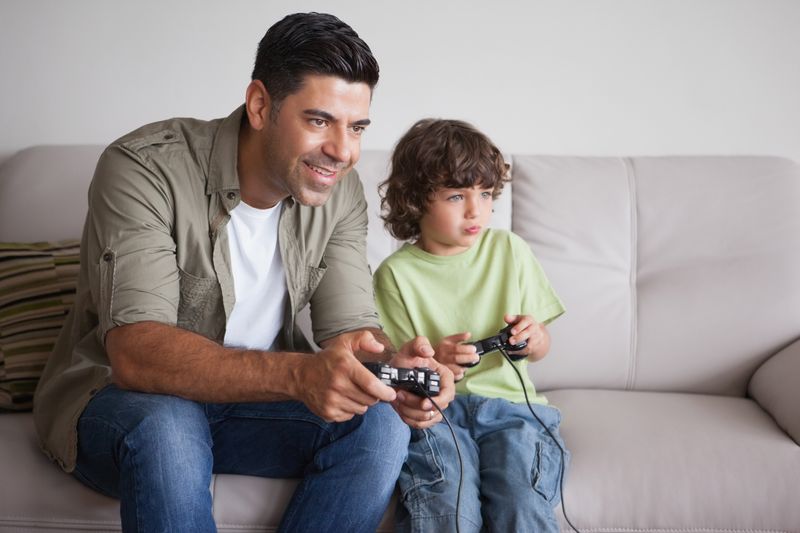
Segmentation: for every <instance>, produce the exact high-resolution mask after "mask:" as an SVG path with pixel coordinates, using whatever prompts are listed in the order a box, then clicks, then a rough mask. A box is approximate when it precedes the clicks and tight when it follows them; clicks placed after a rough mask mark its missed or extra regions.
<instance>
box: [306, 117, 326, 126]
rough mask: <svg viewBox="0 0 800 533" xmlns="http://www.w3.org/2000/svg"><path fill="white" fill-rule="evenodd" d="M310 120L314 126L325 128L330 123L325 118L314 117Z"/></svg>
mask: <svg viewBox="0 0 800 533" xmlns="http://www.w3.org/2000/svg"><path fill="white" fill-rule="evenodd" d="M310 122H311V124H312V125H313V126H316V127H318V128H324V127H325V126H326V125H327V124H328V121H327V120H325V119H323V118H312V119H311V120H310Z"/></svg>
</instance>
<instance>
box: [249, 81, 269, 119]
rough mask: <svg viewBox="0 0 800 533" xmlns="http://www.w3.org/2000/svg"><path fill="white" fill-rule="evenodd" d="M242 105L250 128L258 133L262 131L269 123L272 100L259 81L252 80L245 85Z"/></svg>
mask: <svg viewBox="0 0 800 533" xmlns="http://www.w3.org/2000/svg"><path fill="white" fill-rule="evenodd" d="M244 104H245V112H246V113H247V120H248V121H249V122H250V127H252V128H253V129H254V130H258V131H260V130H262V129H264V126H266V125H267V122H268V121H269V115H270V110H271V109H272V100H271V98H270V96H269V92H268V91H267V88H266V87H265V86H264V84H263V83H262V82H261V80H253V81H251V82H250V83H249V84H248V85H247V91H246V92H245V100H244Z"/></svg>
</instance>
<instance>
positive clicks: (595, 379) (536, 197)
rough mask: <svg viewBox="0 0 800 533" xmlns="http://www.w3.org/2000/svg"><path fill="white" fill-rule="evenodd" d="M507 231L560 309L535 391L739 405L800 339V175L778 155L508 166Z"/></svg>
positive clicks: (520, 161) (541, 160) (523, 161)
mask: <svg viewBox="0 0 800 533" xmlns="http://www.w3.org/2000/svg"><path fill="white" fill-rule="evenodd" d="M513 166H514V198H513V213H514V216H513V230H514V231H515V232H517V233H518V234H520V235H521V236H523V237H524V238H525V239H526V240H527V241H528V242H529V243H530V244H531V246H532V248H533V250H534V251H535V253H536V255H537V256H538V257H539V259H540V260H541V262H542V264H543V265H544V268H545V270H546V271H547V272H548V274H549V277H550V280H551V282H552V283H553V285H554V286H555V287H556V289H557V291H558V292H559V293H560V295H561V296H562V298H563V300H564V302H565V306H566V308H567V313H566V314H565V315H564V316H563V317H561V318H559V319H558V320H557V321H556V322H554V323H553V325H552V327H551V329H550V331H551V333H552V336H553V345H552V349H551V353H550V354H549V355H548V357H546V358H545V359H544V360H542V361H541V362H540V363H537V364H535V365H531V366H530V372H531V374H532V376H533V377H534V382H535V383H538V384H539V385H540V386H541V387H542V388H545V389H550V388H563V387H600V388H613V389H638V390H662V391H664V390H666V391H681V392H695V393H709V394H723V395H734V396H743V395H744V394H745V391H746V386H747V381H748V380H749V378H750V376H751V375H752V374H753V371H754V370H755V369H756V368H757V367H758V366H759V365H760V364H761V363H762V362H763V361H764V360H765V359H766V358H767V357H768V356H769V355H771V354H772V353H774V352H776V351H777V350H778V349H780V348H781V347H783V346H785V345H786V344H788V343H789V342H791V341H793V340H794V339H797V338H798V337H800V168H798V165H797V164H796V163H793V162H791V161H789V160H786V159H781V158H774V157H641V158H632V159H620V158H579V157H532V156H521V157H514V160H513Z"/></svg>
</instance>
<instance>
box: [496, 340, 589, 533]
mask: <svg viewBox="0 0 800 533" xmlns="http://www.w3.org/2000/svg"><path fill="white" fill-rule="evenodd" d="M498 349H499V350H500V353H502V354H503V357H505V358H506V361H508V362H509V364H510V365H511V368H513V369H514V372H516V374H517V377H518V378H519V383H520V385H522V392H523V394H525V402H526V403H527V404H528V410H529V411H530V412H531V414H532V415H533V417H534V418H535V419H536V420H537V422H539V425H541V426H542V427H543V428H544V430H545V431H546V432H547V434H548V435H550V438H551V439H553V442H555V443H556V446H558V449H559V450H561V469H560V472H559V481H558V489H559V493H560V495H561V511H562V512H563V513H564V518H565V519H566V520H567V524H569V527H571V528H572V529H574V530H575V531H576V533H580V531H578V528H577V527H575V526H574V525H572V521H571V520H570V519H569V516H567V504H566V503H565V501H564V462H565V461H566V457H565V454H566V452H565V451H564V448H563V447H562V446H561V444H560V443H559V442H558V439H556V438H555V436H554V435H553V434H552V433H551V432H550V428H548V427H547V425H546V424H545V423H544V422H542V419H541V418H539V416H538V415H537V414H536V413H535V412H534V411H533V407H531V401H530V399H528V391H527V389H526V387H525V381H524V380H523V379H522V374H520V373H519V369H518V368H517V367H516V365H514V362H513V361H512V360H511V357H509V356H508V352H506V351H505V349H504V348H498Z"/></svg>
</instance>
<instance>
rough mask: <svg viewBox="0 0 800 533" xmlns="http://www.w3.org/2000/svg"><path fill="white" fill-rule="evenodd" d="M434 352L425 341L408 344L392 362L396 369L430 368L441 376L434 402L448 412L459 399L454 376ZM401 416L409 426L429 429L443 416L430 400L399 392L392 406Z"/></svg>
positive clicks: (409, 342) (416, 339)
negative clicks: (451, 404) (449, 407)
mask: <svg viewBox="0 0 800 533" xmlns="http://www.w3.org/2000/svg"><path fill="white" fill-rule="evenodd" d="M433 355H434V351H433V348H432V347H431V344H430V342H428V339H426V338H425V337H417V338H415V339H413V340H410V341H408V342H407V343H405V344H404V345H403V346H402V347H401V348H400V351H399V352H397V354H395V356H394V357H393V358H392V360H391V361H390V362H389V364H390V365H392V366H393V367H395V368H415V367H427V368H430V369H431V370H433V371H434V372H438V373H439V395H438V396H436V397H435V398H434V399H435V401H436V405H438V406H439V408H440V409H441V410H442V411H444V410H445V409H446V408H447V406H448V405H449V404H450V402H451V401H452V400H453V398H454V397H455V395H456V388H455V384H454V383H453V373H452V372H451V371H450V369H449V368H447V366H445V365H443V364H441V363H439V362H438V361H437V360H436V359H434V358H433ZM392 406H393V407H394V409H395V411H397V414H398V415H400V418H402V419H403V421H404V422H405V423H406V424H408V425H409V426H411V427H413V428H417V429H425V428H429V427H431V426H433V425H434V424H437V423H439V422H440V421H441V419H442V415H441V414H440V413H439V411H438V410H437V409H436V408H435V407H434V406H433V403H432V402H431V400H430V399H428V398H426V397H424V396H417V395H416V394H413V393H411V392H408V391H405V390H398V391H397V398H396V399H395V400H394V401H393V402H392Z"/></svg>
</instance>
